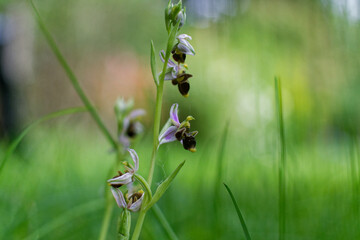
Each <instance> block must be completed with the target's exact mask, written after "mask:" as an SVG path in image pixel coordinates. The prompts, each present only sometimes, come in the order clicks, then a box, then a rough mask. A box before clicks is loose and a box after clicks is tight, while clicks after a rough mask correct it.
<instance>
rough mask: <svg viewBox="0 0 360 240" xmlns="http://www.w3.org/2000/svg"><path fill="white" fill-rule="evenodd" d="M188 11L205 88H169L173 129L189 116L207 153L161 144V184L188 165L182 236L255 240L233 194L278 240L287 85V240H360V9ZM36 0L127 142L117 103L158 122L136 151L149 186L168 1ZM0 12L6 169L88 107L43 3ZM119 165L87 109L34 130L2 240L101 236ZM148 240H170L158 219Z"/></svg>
mask: <svg viewBox="0 0 360 240" xmlns="http://www.w3.org/2000/svg"><path fill="white" fill-rule="evenodd" d="M183 2H184V5H185V6H186V8H187V15H188V19H187V24H186V25H185V27H184V28H183V29H182V33H187V34H189V35H191V36H192V38H193V40H192V41H191V44H192V45H193V46H194V48H195V50H196V56H194V57H192V56H189V57H188V58H187V63H188V65H189V72H190V73H192V74H193V75H194V77H193V78H191V79H190V83H191V90H190V96H189V97H188V98H186V99H185V98H183V97H182V96H181V95H180V94H179V93H178V90H177V88H176V87H174V86H172V85H171V84H170V83H167V84H165V95H164V105H163V106H164V108H163V123H164V122H165V121H166V119H167V118H168V109H169V108H170V106H171V104H172V103H174V102H177V103H179V105H180V116H181V118H185V117H186V116H187V115H192V116H194V117H195V118H196V121H194V122H193V123H192V129H197V130H198V131H199V135H198V137H197V149H198V151H197V152H196V153H195V154H193V153H190V152H187V151H185V150H183V149H182V147H181V145H180V144H179V143H177V142H176V143H171V144H167V145H164V146H162V147H161V148H160V153H159V157H158V162H157V165H156V177H155V180H156V181H155V182H156V184H159V183H160V182H161V180H163V179H164V178H165V177H166V176H167V175H168V174H169V173H171V172H172V170H173V169H174V168H175V167H176V166H177V165H178V164H179V163H180V162H181V161H182V160H184V159H186V160H187V162H186V164H185V166H184V168H183V169H182V170H181V172H180V174H179V175H178V177H177V178H176V180H175V181H174V183H173V185H172V187H171V188H170V189H169V191H168V192H167V193H166V195H165V196H164V197H163V198H162V199H161V200H160V202H159V206H160V208H161V209H162V210H163V212H164V214H165V216H166V217H167V219H168V221H169V222H170V224H171V226H172V227H173V229H174V231H175V232H176V233H177V235H178V237H179V239H244V235H243V232H242V229H241V227H240V223H239V221H238V218H237V215H236V212H235V210H234V207H233V205H232V203H231V200H230V197H229V196H228V194H227V192H226V190H225V188H224V186H223V185H222V183H223V182H225V183H227V184H228V185H229V187H230V188H231V189H232V191H233V193H234V195H235V197H236V199H237V201H238V204H239V207H240V208H241V210H242V212H243V214H244V217H245V220H246V222H247V225H248V228H249V231H250V234H251V235H252V237H253V239H277V238H278V224H279V216H278V166H279V165H278V163H279V147H280V146H279V138H278V126H277V119H276V106H275V91H274V77H275V76H279V77H280V78H281V80H282V81H281V82H282V87H283V105H284V121H285V138H286V144H287V155H286V156H287V158H286V239H294V240H296V239H359V238H360V208H359V206H360V202H359V199H360V195H359V194H360V162H359V161H360V159H359V151H360V150H359V149H360V146H359V141H358V140H359V127H360V125H359V124H360V67H359V66H360V65H359V64H360V54H359V53H360V52H359V43H360V41H359V39H360V25H359V20H360V2H359V1H357V0H271V1H270V0H217V1H215V0H184V1H183ZM34 3H35V5H36V6H37V7H38V10H39V12H40V15H41V16H42V18H43V20H44V21H45V23H46V26H47V27H48V29H49V30H50V32H51V33H52V35H53V36H54V38H55V40H56V43H57V44H58V46H59V48H60V50H61V51H62V53H63V54H64V56H65V58H66V60H67V61H68V63H69V65H70V66H71V67H72V69H73V70H74V72H75V73H76V75H77V77H78V79H79V81H80V83H81V85H82V87H83V88H84V90H85V92H86V93H87V95H88V96H89V98H90V99H91V101H92V102H93V103H94V105H95V106H96V107H97V109H98V111H99V113H100V115H101V117H102V118H103V120H104V121H105V123H106V125H107V127H108V128H109V129H110V130H111V131H112V132H113V133H114V136H115V134H116V119H115V115H114V112H113V106H114V103H115V101H116V99H117V98H118V97H125V98H126V99H129V98H133V99H134V100H135V102H136V104H135V105H136V107H140V108H144V109H146V110H147V115H146V118H144V125H145V133H144V135H143V136H142V138H141V139H140V140H139V141H138V142H137V143H136V145H135V148H136V150H137V152H138V154H139V156H140V161H141V162H140V172H141V173H142V174H144V175H145V176H146V174H147V172H148V170H147V169H148V167H149V161H150V153H151V148H152V142H151V140H152V121H153V120H152V119H153V114H154V103H155V87H154V84H153V80H152V77H151V71H150V63H149V59H150V57H149V55H150V40H153V41H154V43H155V48H156V50H157V51H159V50H161V49H163V48H164V47H165V46H166V38H167V35H166V30H165V25H164V16H163V12H164V11H163V10H164V8H165V6H166V4H167V1H164V0H152V1H146V0H133V1H124V0H104V1H95V0H76V1H73V0H61V1H57V0H47V1H40V0H38V1H34ZM0 11H1V15H0V29H1V34H0V35H1V36H0V45H1V46H0V48H1V49H0V55H1V74H0V75H1V85H0V90H1V91H0V96H1V101H0V109H1V115H0V136H1V139H0V158H1V159H3V157H4V156H5V152H6V151H7V149H8V147H9V144H10V143H11V141H13V140H14V138H15V137H16V136H18V134H20V132H21V130H22V129H24V128H25V126H27V125H28V124H30V123H31V122H33V121H35V120H36V119H39V118H40V117H41V116H44V115H45V114H48V113H51V112H54V111H58V110H60V109H64V108H68V107H76V106H82V103H81V101H80V99H79V97H78V96H77V95H76V92H75V91H74V89H73V88H72V86H71V84H70V82H69V80H68V79H67V77H66V75H65V73H64V71H63V69H62V68H61V67H60V65H59V64H58V62H57V60H56V58H55V57H54V54H53V53H52V52H51V50H50V48H49V46H48V44H47V43H46V41H45V38H44V36H43V35H42V33H41V32H40V30H39V28H38V26H37V23H36V21H35V18H34V15H33V13H32V10H31V7H30V5H29V4H28V3H27V2H26V1H15V0H14V1H1V2H0ZM157 60H158V62H160V61H159V59H157ZM159 70H160V68H159ZM226 126H228V127H229V132H228V135H227V136H226V138H225V139H224V138H223V137H222V136H223V133H224V129H225V128H226ZM223 145H224V155H222V156H221V154H220V152H221V151H220V149H221V147H222V146H223ZM113 161H114V154H112V153H111V147H110V146H109V145H108V143H107V142H106V139H105V138H104V137H103V135H102V134H101V132H100V131H99V130H98V129H97V126H96V125H95V123H94V121H93V120H92V119H91V118H90V116H89V114H88V113H79V114H74V115H71V116H65V117H59V118H57V119H54V120H51V121H48V122H45V123H42V124H40V125H39V126H37V127H36V128H35V129H33V130H31V132H29V134H28V135H27V136H26V137H25V139H24V141H23V142H22V143H21V144H20V145H19V147H18V148H17V150H16V151H15V152H14V154H13V155H12V156H11V158H10V159H9V161H8V162H7V163H6V165H5V166H4V169H3V170H2V171H1V172H0V226H1V227H0V239H25V238H27V239H34V238H37V239H96V238H97V237H98V235H99V232H100V227H101V221H102V217H103V212H104V202H105V200H104V189H105V187H106V185H105V180H106V177H107V175H108V171H109V169H110V168H111V166H112V165H113ZM156 184H155V185H154V187H155V186H156ZM119 214H120V209H116V210H115V211H114V214H113V217H112V220H111V223H112V224H111V228H110V230H109V235H108V239H114V238H115V236H116V223H117V217H118V215H119ZM134 220H136V215H134ZM141 239H167V236H166V234H165V233H164V230H163V229H162V227H161V225H160V224H159V222H158V221H157V219H156V218H155V217H154V216H153V215H152V214H151V213H150V214H148V216H147V218H146V220H145V224H144V229H143V232H142V235H141Z"/></svg>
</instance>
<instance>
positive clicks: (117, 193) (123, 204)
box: [107, 149, 144, 212]
mask: <svg viewBox="0 0 360 240" xmlns="http://www.w3.org/2000/svg"><path fill="white" fill-rule="evenodd" d="M128 151H129V153H130V155H131V159H132V160H133V163H134V165H131V164H129V163H128V162H123V165H124V168H125V173H122V172H121V171H118V175H117V176H115V177H113V178H111V179H109V180H108V181H107V182H108V184H109V185H110V186H111V192H112V194H113V196H114V198H115V200H116V203H117V204H118V206H119V207H120V208H124V209H125V208H126V209H128V210H130V211H133V212H136V211H138V210H139V209H140V207H141V203H142V201H143V199H144V192H143V191H142V190H140V191H138V192H133V187H132V183H133V181H134V174H135V173H136V172H137V171H138V169H139V157H138V155H137V153H136V152H135V150H134V149H129V150H128ZM123 185H126V186H127V188H128V190H129V192H128V193H127V194H126V195H125V197H124V194H123V193H122V191H121V190H120V189H119V188H120V187H122V186H123Z"/></svg>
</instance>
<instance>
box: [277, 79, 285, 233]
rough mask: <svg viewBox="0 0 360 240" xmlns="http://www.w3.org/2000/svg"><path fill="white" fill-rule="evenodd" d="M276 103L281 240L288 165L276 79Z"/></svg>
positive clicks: (279, 83)
mask: <svg viewBox="0 0 360 240" xmlns="http://www.w3.org/2000/svg"><path fill="white" fill-rule="evenodd" d="M275 101H276V110H277V119H278V125H279V139H280V162H279V240H284V239H285V222H286V221H285V210H286V199H285V188H286V179H285V167H286V166H285V163H286V159H285V158H286V144H285V134H284V119H283V109H282V95H281V82H280V79H279V78H277V77H275Z"/></svg>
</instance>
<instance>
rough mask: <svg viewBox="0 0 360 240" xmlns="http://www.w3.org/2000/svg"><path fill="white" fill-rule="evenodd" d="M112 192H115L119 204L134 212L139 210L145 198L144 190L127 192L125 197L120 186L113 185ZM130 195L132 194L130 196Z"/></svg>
mask: <svg viewBox="0 0 360 240" xmlns="http://www.w3.org/2000/svg"><path fill="white" fill-rule="evenodd" d="M111 193H112V194H113V196H114V198H115V200H116V203H117V205H118V206H119V207H120V208H124V209H125V208H126V209H128V210H130V211H132V212H137V211H139V210H140V208H141V203H142V201H143V199H144V195H145V193H144V191H142V190H140V191H138V192H135V193H132V194H126V195H125V196H126V199H125V197H124V194H123V193H122V191H121V190H120V189H119V188H115V187H111ZM128 195H130V196H129V197H128Z"/></svg>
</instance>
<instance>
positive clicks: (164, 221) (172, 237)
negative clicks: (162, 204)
mask: <svg viewBox="0 0 360 240" xmlns="http://www.w3.org/2000/svg"><path fill="white" fill-rule="evenodd" d="M151 209H152V211H153V213H154V215H155V217H156V218H157V220H158V221H159V223H160V224H161V226H162V227H163V228H164V230H165V233H166V234H167V236H168V237H169V239H170V240H177V239H178V238H177V236H176V234H175V232H174V230H173V229H172V228H171V225H170V224H169V222H168V221H167V219H166V217H165V215H164V213H163V212H162V211H161V209H160V208H159V206H158V205H157V204H155V205H154V206H153V207H152V208H151Z"/></svg>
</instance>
